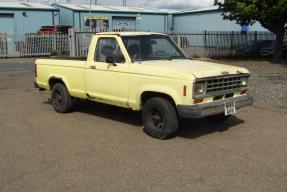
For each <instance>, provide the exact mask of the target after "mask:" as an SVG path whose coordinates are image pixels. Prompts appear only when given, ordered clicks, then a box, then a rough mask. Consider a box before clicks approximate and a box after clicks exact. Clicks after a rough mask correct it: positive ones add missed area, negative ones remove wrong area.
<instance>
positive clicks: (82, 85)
mask: <svg viewBox="0 0 287 192" xmlns="http://www.w3.org/2000/svg"><path fill="white" fill-rule="evenodd" d="M147 34H158V33H147V32H119V33H98V34H97V35H95V36H94V37H93V39H92V42H91V45H90V49H89V54H88V57H87V61H86V62H85V61H73V60H52V59H38V60H37V61H36V65H37V72H38V76H37V78H36V82H37V84H38V85H39V86H40V87H41V88H44V89H50V87H49V83H48V82H49V79H50V78H52V77H56V78H60V79H62V80H63V81H64V83H65V85H66V87H67V89H68V91H69V93H70V95H71V96H73V97H77V98H82V99H91V100H94V101H98V102H102V103H107V104H111V105H116V106H121V107H125V108H132V109H133V110H140V109H141V95H142V93H144V92H146V91H152V92H159V93H164V94H167V95H169V96H170V97H172V98H173V100H174V102H175V103H176V104H177V105H178V104H181V105H193V98H192V84H193V81H194V80H195V79H196V78H204V77H212V76H219V75H222V72H224V73H228V74H238V73H249V71H248V70H247V69H245V68H240V67H233V66H228V65H221V64H215V63H211V62H204V61H197V60H187V59H185V60H183V59H174V60H171V61H169V60H160V61H158V60H157V61H142V62H134V63H132V62H131V59H130V57H129V55H128V53H127V51H126V49H125V46H124V44H123V42H122V40H121V36H122V35H147ZM99 37H113V38H115V39H116V40H117V41H118V43H119V46H120V48H121V50H122V52H123V54H124V57H125V59H126V62H125V63H122V64H120V63H118V64H117V66H112V65H111V64H107V63H103V62H95V61H94V56H95V51H96V50H95V49H96V44H97V40H98V38H99ZM92 66H95V67H96V69H92V68H91V67H92ZM184 86H186V87H187V95H186V96H183V87H184ZM235 96H239V93H236V94H235ZM204 102H212V100H211V98H205V99H204Z"/></svg>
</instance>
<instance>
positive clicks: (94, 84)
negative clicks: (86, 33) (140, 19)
mask: <svg viewBox="0 0 287 192" xmlns="http://www.w3.org/2000/svg"><path fill="white" fill-rule="evenodd" d="M96 41H97V42H96V50H95V54H94V60H93V61H91V60H90V61H89V63H88V68H87V69H86V72H85V75H86V76H85V80H86V81H85V83H86V93H87V95H88V96H89V97H90V99H91V100H95V101H99V102H103V103H107V104H112V105H118V106H122V107H128V87H129V74H128V72H129V63H128V60H127V59H126V58H125V57H124V54H123V51H122V50H124V47H123V44H122V42H121V39H120V38H119V37H117V36H112V35H109V36H106V37H102V36H101V37H99V38H97V40H96ZM119 41H120V43H119Z"/></svg>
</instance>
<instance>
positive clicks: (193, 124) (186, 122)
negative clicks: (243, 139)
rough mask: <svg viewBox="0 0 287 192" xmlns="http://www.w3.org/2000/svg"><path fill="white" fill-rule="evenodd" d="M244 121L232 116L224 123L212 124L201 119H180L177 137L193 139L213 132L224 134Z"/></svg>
mask: <svg viewBox="0 0 287 192" xmlns="http://www.w3.org/2000/svg"><path fill="white" fill-rule="evenodd" d="M244 122H245V121H244V120H242V119H239V118H237V117H236V116H232V117H231V118H230V119H228V120H227V121H225V122H212V121H208V120H207V119H205V118H202V119H182V120H181V122H180V127H179V131H178V134H177V136H178V137H182V138H188V139H194V138H197V137H201V136H204V135H208V134H211V133H214V132H224V131H228V130H230V129H232V128H235V127H237V125H239V124H242V123H244Z"/></svg>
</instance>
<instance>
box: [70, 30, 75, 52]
mask: <svg viewBox="0 0 287 192" xmlns="http://www.w3.org/2000/svg"><path fill="white" fill-rule="evenodd" d="M75 39H76V36H75V29H74V28H70V29H69V49H70V50H69V52H70V56H71V57H76V41H75Z"/></svg>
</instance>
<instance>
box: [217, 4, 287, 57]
mask: <svg viewBox="0 0 287 192" xmlns="http://www.w3.org/2000/svg"><path fill="white" fill-rule="evenodd" d="M214 5H218V6H219V10H221V11H222V12H223V17H224V19H229V20H232V21H236V22H237V23H238V24H240V25H246V24H251V25H252V24H254V23H255V22H256V21H258V22H259V23H261V25H262V26H263V27H265V28H266V29H268V30H269V31H271V32H272V33H274V34H275V35H276V44H275V50H274V59H275V60H277V61H278V60H280V59H282V57H283V40H284V35H285V30H286V26H287V0H226V1H225V2H224V3H222V1H220V0H215V1H214Z"/></svg>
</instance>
